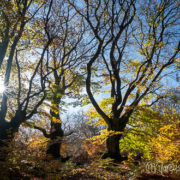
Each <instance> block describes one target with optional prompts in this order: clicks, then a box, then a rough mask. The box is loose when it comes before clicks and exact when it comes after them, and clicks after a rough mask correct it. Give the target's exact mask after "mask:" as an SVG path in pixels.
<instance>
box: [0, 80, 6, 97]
mask: <svg viewBox="0 0 180 180" xmlns="http://www.w3.org/2000/svg"><path fill="white" fill-rule="evenodd" d="M5 89H6V88H5V86H4V82H3V80H2V78H0V94H1V93H3V92H4V91H5Z"/></svg>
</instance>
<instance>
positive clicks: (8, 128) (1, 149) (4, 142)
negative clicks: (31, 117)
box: [0, 111, 26, 160]
mask: <svg viewBox="0 0 180 180" xmlns="http://www.w3.org/2000/svg"><path fill="white" fill-rule="evenodd" d="M25 115H26V114H25V113H24V112H23V111H17V112H16V114H15V116H14V117H13V118H12V119H11V121H10V122H7V121H5V120H2V119H1V123H0V160H6V158H7V156H8V153H9V152H10V151H11V150H10V149H9V144H10V143H11V142H12V141H13V139H14V136H15V133H17V132H18V130H19V127H20V125H21V123H22V122H24V121H25Z"/></svg>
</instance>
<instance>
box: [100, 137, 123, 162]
mask: <svg viewBox="0 0 180 180" xmlns="http://www.w3.org/2000/svg"><path fill="white" fill-rule="evenodd" d="M121 136H122V135H112V136H110V137H108V138H107V140H106V152H105V153H104V154H103V156H102V158H103V159H105V158H112V159H114V160H119V161H121V160H123V158H122V157H121V154H120V148H119V140H120V138H121Z"/></svg>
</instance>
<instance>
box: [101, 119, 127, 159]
mask: <svg viewBox="0 0 180 180" xmlns="http://www.w3.org/2000/svg"><path fill="white" fill-rule="evenodd" d="M127 122H128V118H121V119H112V123H113V124H111V126H108V130H109V131H114V132H115V133H122V132H124V129H125V127H126V124H127ZM121 138H122V134H116V135H111V136H109V137H108V138H107V140H106V152H105V153H104V154H103V156H102V158H103V159H105V158H112V159H114V160H117V161H123V160H127V157H122V156H121V154H120V147H119V140H120V139H121Z"/></svg>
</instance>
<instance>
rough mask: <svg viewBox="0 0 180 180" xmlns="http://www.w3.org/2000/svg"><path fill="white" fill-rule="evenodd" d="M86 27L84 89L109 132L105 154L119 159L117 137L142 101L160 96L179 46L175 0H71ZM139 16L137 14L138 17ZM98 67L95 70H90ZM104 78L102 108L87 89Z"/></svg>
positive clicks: (152, 101)
mask: <svg viewBox="0 0 180 180" xmlns="http://www.w3.org/2000/svg"><path fill="white" fill-rule="evenodd" d="M69 3H70V5H71V6H72V7H74V10H75V11H76V12H77V13H78V14H79V16H80V17H83V18H84V21H85V22H86V25H87V26H88V28H89V29H90V30H89V39H90V40H89V41H91V43H94V48H93V51H91V58H90V59H89V62H88V63H87V78H86V90H87V93H88V96H89V98H90V100H91V103H92V104H93V106H94V108H95V110H96V111H97V112H98V114H99V115H100V117H101V118H102V119H103V120H104V121H105V123H106V125H107V127H108V128H107V129H108V131H109V132H112V131H113V132H114V134H113V133H111V135H109V136H108V138H107V141H106V147H107V152H106V153H105V154H104V155H103V158H106V157H111V158H113V159H119V160H122V159H123V158H122V157H121V155H120V148H119V140H120V139H121V138H122V134H123V132H124V130H125V128H126V125H127V123H128V121H129V118H130V117H131V116H132V114H133V112H134V110H135V109H136V107H137V106H138V105H139V104H140V102H141V101H142V100H144V103H145V104H147V105H149V106H151V105H152V104H153V103H154V102H156V101H158V99H160V98H162V97H161V95H160V93H161V92H160V88H161V87H162V81H161V79H162V78H163V77H164V76H165V73H164V72H165V69H166V68H168V67H170V66H171V65H172V64H173V63H175V62H176V61H177V57H178V52H179V50H180V42H178V40H177V39H178V38H177V37H178V36H179V34H178V33H175V31H176V29H177V25H178V23H179V17H178V10H179V6H178V2H177V1H164V0H162V1H147V2H146V4H144V1H140V2H138V1H135V0H124V1H121V0H119V1H115V0H114V1H109V0H104V1H101V0H98V1H86V0H84V1H83V4H81V5H79V3H78V2H75V1H71V0H69ZM139 17H141V19H140V18H139ZM94 71H95V72H96V74H95V73H94ZM93 75H96V77H95V79H96V80H99V82H104V83H105V85H106V86H107V87H109V88H108V90H109V94H110V98H108V99H107V101H108V102H109V104H108V103H106V104H107V106H108V107H110V111H108V112H105V111H104V110H103V109H102V107H100V105H99V104H98V103H97V101H96V99H95V97H94V94H93V93H92V90H91V79H92V78H93V77H94V76H93Z"/></svg>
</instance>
